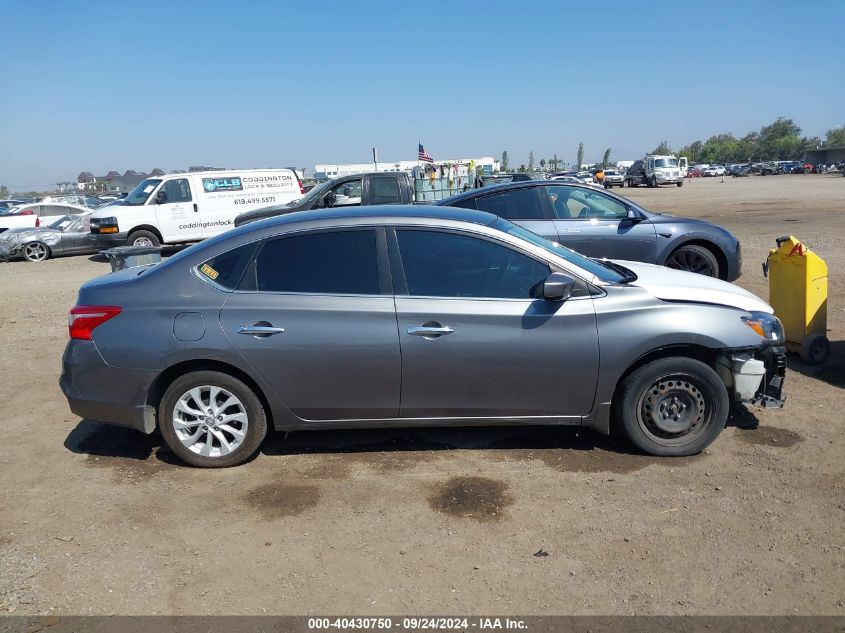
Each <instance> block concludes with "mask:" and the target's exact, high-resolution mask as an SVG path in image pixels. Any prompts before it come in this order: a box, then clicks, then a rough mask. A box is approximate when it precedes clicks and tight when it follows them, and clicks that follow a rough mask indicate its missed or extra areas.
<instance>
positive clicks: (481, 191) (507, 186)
mask: <svg viewBox="0 0 845 633" xmlns="http://www.w3.org/2000/svg"><path fill="white" fill-rule="evenodd" d="M554 183H555V181H554V180H520V181H516V182H505V183H502V184H500V185H487V186H485V187H479V188H478V189H470V190H469V191H464V192H462V193H457V194H455V195H454V196H451V197H449V198H444V199H443V200H439V201H438V202H437V205H438V206H441V205H444V206H445V205H447V204H448V205H451V204H455V203H456V202H460V201H461V200H469V199H471V198H476V197H478V196H480V195H485V196H486V195H487V194H490V193H496V192H499V191H510V190H512V189H522V188H526V187H537V186H543V187H548V186H554ZM566 184H567V185H570V186H575V187H582V188H584V189H589V190H591V191H592V190H595V189H594V188H593V187H590V186H589V185H584V184H580V183H574V182H567V183H566Z"/></svg>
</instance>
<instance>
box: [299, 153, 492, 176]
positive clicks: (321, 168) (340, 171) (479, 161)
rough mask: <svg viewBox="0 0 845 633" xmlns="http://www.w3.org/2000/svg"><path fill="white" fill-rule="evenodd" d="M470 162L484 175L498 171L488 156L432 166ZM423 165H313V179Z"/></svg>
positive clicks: (400, 162)
mask: <svg viewBox="0 0 845 633" xmlns="http://www.w3.org/2000/svg"><path fill="white" fill-rule="evenodd" d="M470 161H475V165H476V167H481V168H482V169H483V170H484V173H485V174H492V173H493V172H494V171H499V161H498V160H496V159H495V158H491V157H490V156H483V157H481V158H450V159H447V160H436V161H434V163H433V164H435V165H445V164H446V163H458V164H461V165H467V164H469V162H470ZM424 164H425V163H421V162H419V161H417V160H400V161H396V162H390V161H384V162H382V161H379V162H378V163H351V164H347V165H338V164H329V163H322V164H319V165H314V178H316V179H317V180H326V179H328V178H337V177H338V176H351V175H352V174H364V173H367V172H372V171H411V170H412V169H413V168H414V167H419V166H420V165H424Z"/></svg>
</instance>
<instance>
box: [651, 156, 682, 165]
mask: <svg viewBox="0 0 845 633" xmlns="http://www.w3.org/2000/svg"><path fill="white" fill-rule="evenodd" d="M654 166H655V167H677V166H678V159H677V158H655V159H654Z"/></svg>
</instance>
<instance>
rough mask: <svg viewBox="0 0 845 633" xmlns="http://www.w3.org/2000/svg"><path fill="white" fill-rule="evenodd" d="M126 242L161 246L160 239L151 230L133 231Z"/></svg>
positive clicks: (134, 244) (137, 244) (130, 244)
mask: <svg viewBox="0 0 845 633" xmlns="http://www.w3.org/2000/svg"><path fill="white" fill-rule="evenodd" d="M126 242H127V243H128V244H129V246H161V240H160V239H158V235H156V234H155V233H153V232H152V231H133V232H132V233H130V234H129V239H127V240H126Z"/></svg>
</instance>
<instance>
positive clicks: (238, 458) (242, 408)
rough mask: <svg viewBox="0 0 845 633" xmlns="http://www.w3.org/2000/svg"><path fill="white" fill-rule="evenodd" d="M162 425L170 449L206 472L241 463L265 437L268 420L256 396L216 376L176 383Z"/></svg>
mask: <svg viewBox="0 0 845 633" xmlns="http://www.w3.org/2000/svg"><path fill="white" fill-rule="evenodd" d="M158 419H159V428H160V430H161V434H162V436H163V437H164V440H165V441H166V442H167V445H168V446H169V447H170V449H171V450H172V451H173V452H174V453H176V455H178V456H179V457H180V458H181V459H182V460H184V461H186V462H188V463H189V464H191V465H193V466H200V467H203V468H224V467H226V466H236V465H237V464H241V463H243V462H244V461H246V460H247V459H249V458H250V457H252V456H253V455H254V454H255V452H256V451H257V450H258V447H259V445H260V444H261V441H262V440H263V439H264V436H265V435H266V434H267V415H266V413H265V411H264V406H263V405H262V404H261V400H259V399H258V396H257V395H256V394H255V392H254V391H253V390H252V389H251V388H250V387H249V386H247V385H246V384H245V383H244V382H243V381H241V380H238V379H237V378H235V377H234V376H230V375H229V374H224V373H222V372H217V371H196V372H192V373H189V374H186V375H184V376H181V377H179V378H177V379H176V380H175V381H173V383H172V384H171V385H170V386H169V387H168V388H167V391H165V393H164V397H163V398H162V399H161V405H160V406H159V411H158Z"/></svg>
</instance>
